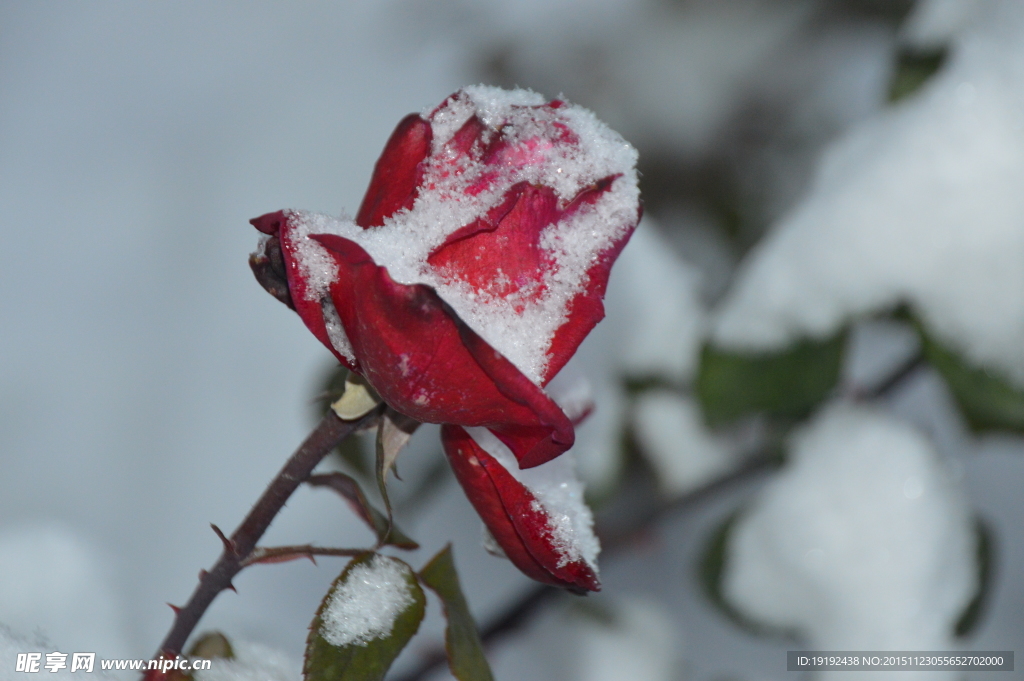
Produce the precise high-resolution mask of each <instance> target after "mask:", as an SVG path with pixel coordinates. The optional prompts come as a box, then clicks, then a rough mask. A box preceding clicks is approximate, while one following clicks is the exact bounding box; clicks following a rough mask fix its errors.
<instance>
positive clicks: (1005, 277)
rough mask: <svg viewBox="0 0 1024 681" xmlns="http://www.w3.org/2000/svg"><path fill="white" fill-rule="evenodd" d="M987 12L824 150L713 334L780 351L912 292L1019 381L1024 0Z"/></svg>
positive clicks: (922, 310)
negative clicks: (908, 85)
mask: <svg viewBox="0 0 1024 681" xmlns="http://www.w3.org/2000/svg"><path fill="white" fill-rule="evenodd" d="M985 9H987V10H989V11H987V12H981V11H980V10H979V13H978V17H977V21H976V24H975V25H974V27H973V28H972V29H971V30H970V31H968V32H967V33H966V34H965V35H964V36H963V37H962V38H961V39H960V40H959V41H958V42H957V44H956V45H955V46H954V48H955V49H954V50H953V53H952V57H951V63H950V64H949V65H948V66H947V67H946V68H945V69H943V70H942V71H940V72H939V73H938V74H936V75H935V76H934V77H933V79H932V81H931V82H930V83H926V84H925V85H924V87H923V88H922V90H921V91H919V92H918V93H916V94H915V95H914V96H913V97H911V98H910V99H908V100H906V101H905V102H903V103H901V104H900V105H898V106H895V107H892V108H890V109H888V110H886V111H884V112H882V113H881V114H879V115H878V116H876V117H875V118H874V119H872V120H869V121H867V122H866V123H865V124H864V125H862V126H860V127H858V128H856V129H854V130H852V131H851V132H850V133H849V134H848V135H847V136H846V137H845V138H844V139H842V140H840V141H839V142H838V143H837V144H836V145H834V147H833V148H832V149H831V150H830V152H829V153H828V154H827V156H826V157H825V159H824V160H823V163H822V166H821V168H820V170H819V173H818V176H817V179H816V183H815V185H814V186H813V188H812V190H811V192H810V194H809V195H808V196H807V197H806V198H805V199H804V201H803V202H802V203H801V204H800V205H798V206H797V207H796V209H795V210H794V211H793V212H792V213H791V214H790V215H789V216H788V217H787V218H785V219H784V220H783V221H782V222H781V224H779V225H777V226H776V228H775V230H774V232H773V233H772V234H771V235H770V236H769V237H768V238H767V239H766V240H765V241H764V242H763V243H762V244H761V245H760V247H759V248H758V250H757V252H756V253H754V254H752V256H751V257H750V258H748V261H747V262H746V263H745V264H744V269H743V270H742V271H741V273H740V275H739V277H738V281H737V284H736V286H735V288H734V289H733V291H732V292H731V293H730V295H729V297H728V298H727V299H726V301H724V303H723V306H722V309H721V311H720V315H719V317H718V319H717V321H716V324H715V327H714V329H713V338H714V340H715V341H716V342H717V343H718V344H720V345H722V346H725V347H731V348H737V349H747V350H771V349H778V348H781V347H783V346H785V345H786V344H788V343H790V342H792V341H793V340H794V339H796V338H797V337H799V336H812V337H817V338H822V337H825V336H828V335H830V334H831V333H833V332H834V331H835V330H836V329H837V328H838V327H839V326H840V325H842V324H844V323H845V322H846V321H847V320H848V319H849V318H850V317H851V316H854V315H858V314H863V313H867V312H871V311H875V310H879V309H884V308H887V307H890V306H892V305H895V304H896V303H898V302H902V301H909V302H910V303H912V304H913V306H914V309H915V310H916V311H917V312H918V313H919V314H921V316H922V317H923V319H924V321H925V323H926V324H927V326H928V327H929V329H930V330H931V331H932V332H934V333H935V334H936V335H937V336H938V337H939V338H940V339H941V340H943V341H944V342H945V343H947V344H948V345H950V346H951V347H952V348H954V349H955V350H956V351H958V352H961V353H963V354H964V355H965V356H966V357H967V358H968V359H969V360H971V361H972V362H973V363H974V364H977V365H980V366H983V367H986V368H989V369H992V370H994V371H996V372H998V373H999V374H1000V375H1003V376H1005V377H1006V378H1007V379H1008V380H1010V381H1012V382H1013V383H1015V384H1016V385H1018V386H1021V387H1024V305H1021V291H1024V192H1022V191H1021V187H1022V186H1024V4H1022V3H1019V2H1016V1H1010V2H1002V3H993V4H990V5H986V6H985Z"/></svg>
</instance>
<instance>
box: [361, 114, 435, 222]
mask: <svg viewBox="0 0 1024 681" xmlns="http://www.w3.org/2000/svg"><path fill="white" fill-rule="evenodd" d="M432 135H433V133H432V131H431V128H430V123H428V122H427V121H425V120H423V119H422V118H420V116H419V114H409V115H408V116H406V117H405V118H403V119H402V121H401V122H400V123H399V124H398V127H397V128H395V131H394V132H393V133H391V137H390V138H389V139H388V143H387V144H386V145H385V146H384V151H383V152H382V153H381V155H380V158H379V159H377V164H376V165H375V166H374V167H373V176H372V177H371V178H370V186H369V188H367V190H366V196H364V197H363V203H362V205H360V206H359V212H358V213H356V224H357V225H359V226H360V227H362V228H364V229H365V228H367V227H379V226H380V225H383V224H384V220H385V219H386V218H388V217H391V216H392V215H394V214H395V213H397V212H398V211H399V210H401V209H403V208H412V204H413V202H415V200H416V195H417V194H418V193H419V185H420V181H421V180H422V179H423V165H422V162H423V160H424V159H426V158H427V155H428V154H429V153H430V142H431V139H432Z"/></svg>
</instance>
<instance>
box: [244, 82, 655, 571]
mask: <svg viewBox="0 0 1024 681" xmlns="http://www.w3.org/2000/svg"><path fill="white" fill-rule="evenodd" d="M635 164H636V151H635V150H634V149H633V148H632V147H631V146H630V145H629V144H628V143H626V142H625V141H624V140H623V139H622V138H621V137H620V136H619V135H618V134H616V133H615V132H613V131H612V130H610V129H609V128H608V127H607V126H605V125H604V124H603V123H601V122H600V121H598V120H597V119H596V118H595V117H594V116H593V114H591V113H590V112H589V111H587V110H585V109H582V108H580V107H576V106H572V105H569V104H567V103H565V102H562V101H558V100H554V101H551V102H545V101H544V99H543V98H542V97H541V96H540V95H537V94H536V93H533V92H528V91H524V90H516V91H511V92H510V91H504V90H500V89H497V88H489V87H483V86H478V87H470V88H466V89H464V90H461V91H459V92H458V93H456V94H454V95H452V96H451V97H449V98H448V99H447V100H445V102H444V103H442V104H441V105H440V106H439V107H437V108H436V109H434V110H433V111H430V112H428V113H425V114H423V115H417V114H413V115H410V116H408V117H407V118H405V119H404V120H403V121H402V122H401V123H399V125H398V128H397V129H396V130H395V132H394V133H393V134H392V136H391V138H390V139H389V140H388V143H387V145H386V146H385V148H384V152H383V154H382V155H381V157H380V160H378V162H377V165H376V167H375V169H374V173H373V177H372V179H371V181H370V187H369V189H368V190H367V193H366V196H365V198H364V199H363V203H362V206H361V207H360V209H359V212H358V213H357V214H356V218H355V220H350V219H347V218H336V217H332V216H327V215H321V214H314V213H308V212H304V211H295V210H287V211H280V212H277V213H270V214H267V215H264V216H262V217H260V218H256V219H255V220H253V221H252V223H253V225H254V226H256V228H257V229H259V230H260V231H261V232H264V233H265V234H266V235H268V236H267V238H266V239H265V241H264V243H263V244H262V247H261V250H260V251H258V252H257V254H256V255H255V256H254V268H256V269H259V268H260V267H263V268H264V269H266V268H271V269H273V268H274V267H277V268H280V269H281V270H282V271H283V274H284V275H285V279H286V285H284V284H283V283H282V286H280V287H278V288H277V289H274V287H273V286H268V290H271V292H272V293H274V294H275V295H276V296H277V297H279V298H281V299H282V300H285V301H286V302H289V301H290V303H291V304H292V305H293V306H294V308H295V310H296V311H297V312H298V313H299V316H301V317H302V319H303V321H304V322H305V323H306V325H307V326H308V327H309V329H310V330H311V331H312V332H313V333H314V335H316V337H317V338H319V339H320V341H321V342H323V343H324V345H326V346H327V347H328V348H329V349H330V350H331V351H332V352H333V353H334V354H335V356H336V357H337V358H338V359H339V361H341V362H342V364H344V365H345V366H346V367H348V368H349V369H351V370H353V371H356V372H358V373H359V374H361V375H362V376H364V377H365V378H366V379H367V381H368V382H369V383H370V384H371V385H372V386H373V387H374V388H375V389H376V390H377V392H378V393H379V394H380V395H381V397H382V398H383V399H384V400H385V401H386V402H387V403H388V404H389V405H390V406H391V407H392V408H394V409H396V410H397V411H399V412H402V413H403V414H406V415H408V416H410V417H412V418H414V419H417V420H419V421H425V422H431V423H442V424H446V427H445V428H444V429H443V431H442V433H443V435H442V437H443V439H444V442H445V451H446V452H447V454H448V457H449V459H450V460H451V461H452V464H453V467H454V469H455V471H456V474H457V475H458V477H459V480H460V482H461V483H462V484H463V486H464V487H466V489H467V493H468V494H469V497H470V499H471V501H472V502H473V504H474V506H475V507H476V508H477V510H478V511H479V512H480V514H481V515H482V516H483V518H484V520H485V522H486V523H487V524H488V526H489V527H490V529H491V531H492V534H494V536H495V538H496V539H497V540H498V542H499V543H501V545H502V547H503V548H504V549H505V550H506V553H507V554H508V555H509V558H510V559H511V560H512V561H513V562H514V563H515V564H516V565H518V566H519V567H520V568H521V569H522V570H523V571H524V572H526V573H527V574H529V575H531V576H533V577H534V578H536V579H540V580H541V581H547V582H551V583H556V584H560V585H563V586H569V585H571V586H573V587H575V588H586V589H596V588H598V583H597V578H596V574H595V572H594V569H593V566H592V565H591V563H592V562H593V561H592V560H591V561H587V560H584V559H583V558H582V557H581V556H582V555H583V554H585V553H587V552H585V551H584V552H582V553H581V552H580V551H579V550H576V549H573V548H572V546H571V544H572V542H571V541H570V540H569V539H566V537H567V536H568V535H566V534H565V532H561V531H556V530H557V528H558V527H562V528H563V529H564V528H565V527H567V525H566V524H565V523H562V524H561V525H559V523H558V522H557V521H556V519H553V516H552V511H551V509H550V508H549V507H548V506H550V504H549V505H545V503H544V501H543V499H541V500H540V501H538V499H537V498H535V497H534V495H533V493H532V492H531V491H530V489H528V487H527V486H524V484H523V483H521V482H520V481H519V480H517V479H516V478H515V476H513V475H512V474H510V473H509V472H508V470H507V469H506V467H504V466H503V465H501V464H498V463H495V465H496V466H499V467H500V468H502V470H503V471H504V473H505V474H504V475H502V473H500V472H497V469H492V468H491V467H490V466H488V465H487V464H486V463H484V462H485V461H486V460H487V458H490V457H491V455H493V454H494V452H491V453H490V454H488V453H487V452H486V451H485V450H484V449H483V448H482V447H481V445H480V444H479V443H478V441H479V440H481V439H486V438H482V437H477V438H475V439H474V438H473V437H471V436H470V435H469V434H467V432H466V431H465V430H464V429H463V427H468V428H482V429H485V430H486V431H489V433H490V434H491V435H493V436H494V438H496V440H495V443H496V446H504V447H507V448H508V450H510V451H511V453H512V454H513V455H514V457H515V460H517V461H518V467H519V468H531V467H534V466H540V465H541V464H545V463H546V462H549V461H551V460H552V459H554V458H555V457H558V456H559V455H560V454H562V453H563V452H565V451H566V450H568V449H569V448H570V447H571V446H572V444H573V441H574V431H573V424H572V422H571V420H570V419H569V417H567V416H566V415H565V414H564V413H563V411H562V410H561V409H560V408H559V407H558V405H557V404H555V402H554V401H553V400H552V399H551V397H550V396H548V394H547V393H546V392H545V391H544V386H545V385H546V384H547V383H548V381H549V380H550V379H551V378H552V377H553V376H554V375H555V374H556V373H558V371H559V369H561V367H562V366H563V365H564V364H565V363H566V362H567V361H568V360H569V358H570V357H571V356H572V355H573V353H574V352H575V351H576V348H577V347H578V346H579V344H580V342H581V341H582V340H583V338H584V337H585V336H586V335H587V334H588V333H589V332H590V330H591V329H592V328H593V327H594V325H595V324H597V322H599V321H600V320H601V318H602V317H603V316H604V305H603V302H602V300H603V297H604V292H605V287H606V284H607V281H608V275H609V272H610V270H611V266H612V263H613V262H614V261H615V259H616V257H617V256H618V254H619V253H620V252H621V250H622V248H623V247H624V246H625V244H626V241H627V240H628V239H629V236H630V234H631V233H632V231H633V229H634V228H635V227H636V224H637V221H638V219H639V213H640V210H639V192H638V189H637V183H636V182H637V178H636V170H635ZM275 263H276V264H275ZM265 285H267V284H266V283H265ZM477 450H479V451H477ZM499 458H500V457H499ZM491 460H492V461H493V462H496V461H497V460H496V459H493V458H491ZM514 463H515V462H513V466H514ZM483 473H486V475H485V476H482V474H483ZM524 509H525V510H524ZM531 509H532V510H531ZM524 518H525V519H524ZM510 520H511V523H512V526H514V527H512V528H511V529H510V526H509V522H510ZM571 524H572V523H569V525H571ZM588 531H589V530H588ZM577 548H578V547H577Z"/></svg>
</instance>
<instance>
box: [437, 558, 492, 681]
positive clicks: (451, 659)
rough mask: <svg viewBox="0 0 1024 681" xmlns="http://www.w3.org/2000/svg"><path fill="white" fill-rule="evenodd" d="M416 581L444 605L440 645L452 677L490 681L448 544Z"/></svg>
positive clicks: (474, 623)
mask: <svg viewBox="0 0 1024 681" xmlns="http://www.w3.org/2000/svg"><path fill="white" fill-rule="evenodd" d="M420 579H422V580H423V583H424V584H426V585H427V586H429V587H430V588H431V589H432V590H433V591H434V592H435V593H436V594H437V595H438V597H440V599H441V601H442V602H443V603H444V614H445V617H446V618H447V619H448V627H447V629H445V634H444V642H445V650H446V651H447V653H448V666H449V668H450V669H451V670H452V675H453V676H454V677H455V678H457V679H458V680H459V681H491V680H492V679H493V678H494V677H493V676H492V674H491V667H490V665H489V664H488V663H487V658H486V657H485V656H484V651H483V646H482V645H481V643H480V635H479V633H477V628H476V622H474V621H473V615H471V614H470V612H469V605H468V604H467V603H466V597H465V596H463V594H462V587H461V586H460V585H459V575H458V573H457V572H456V571H455V560H454V558H453V557H452V547H451V544H449V545H448V546H446V547H445V548H444V549H443V550H442V551H441V552H440V553H438V554H437V555H436V556H434V558H433V559H432V560H431V561H430V562H429V563H427V565H426V567H424V568H423V570H422V571H420Z"/></svg>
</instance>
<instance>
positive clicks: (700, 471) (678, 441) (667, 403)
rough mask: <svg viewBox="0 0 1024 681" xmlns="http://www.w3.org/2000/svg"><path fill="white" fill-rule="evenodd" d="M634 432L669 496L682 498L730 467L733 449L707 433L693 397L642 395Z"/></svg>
mask: <svg viewBox="0 0 1024 681" xmlns="http://www.w3.org/2000/svg"><path fill="white" fill-rule="evenodd" d="M634 429H635V432H636V437H637V440H638V441H639V444H640V448H641V450H642V451H643V453H644V456H645V458H646V459H647V460H648V461H649V462H650V463H651V465H652V466H653V467H654V469H655V471H656V472H657V474H658V482H659V483H660V485H661V487H662V489H663V490H664V491H665V492H667V493H668V494H672V495H679V494H685V493H687V492H689V491H691V490H693V489H695V488H696V487H699V486H700V485H701V484H703V483H705V482H707V481H709V480H711V479H713V478H715V477H716V476H718V475H721V474H722V473H724V472H725V471H726V470H728V469H729V467H730V466H731V465H732V463H733V457H732V451H731V450H732V447H731V446H730V444H729V443H728V442H727V441H725V439H724V438H722V437H720V436H717V435H715V434H714V433H711V432H710V431H709V430H708V429H707V427H706V426H705V425H704V417H703V416H702V415H701V413H700V409H699V408H698V406H697V405H696V404H695V402H694V400H693V398H692V397H688V396H683V395H680V394H679V393H676V392H672V391H669V390H650V391H647V392H645V393H643V394H642V395H641V396H640V398H639V399H638V400H637V402H636V405H635V406H634Z"/></svg>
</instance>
